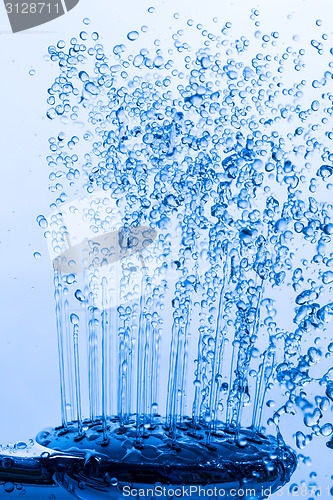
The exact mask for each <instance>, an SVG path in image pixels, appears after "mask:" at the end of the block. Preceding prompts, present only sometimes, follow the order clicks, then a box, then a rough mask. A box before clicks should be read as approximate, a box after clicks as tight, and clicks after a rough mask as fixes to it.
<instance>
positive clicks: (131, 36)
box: [127, 31, 139, 42]
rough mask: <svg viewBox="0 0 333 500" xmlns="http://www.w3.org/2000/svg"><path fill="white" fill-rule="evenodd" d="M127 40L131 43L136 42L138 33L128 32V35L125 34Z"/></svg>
mask: <svg viewBox="0 0 333 500" xmlns="http://www.w3.org/2000/svg"><path fill="white" fill-rule="evenodd" d="M127 38H128V39H129V40H130V41H131V42H134V40H137V38H139V33H138V32H137V31H130V32H129V33H127Z"/></svg>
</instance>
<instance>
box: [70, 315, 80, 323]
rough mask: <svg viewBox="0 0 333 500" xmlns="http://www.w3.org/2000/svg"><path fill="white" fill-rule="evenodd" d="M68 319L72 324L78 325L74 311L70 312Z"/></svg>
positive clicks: (77, 318)
mask: <svg viewBox="0 0 333 500" xmlns="http://www.w3.org/2000/svg"><path fill="white" fill-rule="evenodd" d="M70 320H71V323H72V325H78V324H79V317H78V315H77V314H75V313H72V314H71V316H70Z"/></svg>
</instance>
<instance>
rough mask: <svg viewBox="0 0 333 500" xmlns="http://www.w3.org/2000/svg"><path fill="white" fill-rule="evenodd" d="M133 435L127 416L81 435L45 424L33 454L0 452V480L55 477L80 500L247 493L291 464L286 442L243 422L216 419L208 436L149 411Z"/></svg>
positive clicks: (264, 492)
mask: <svg viewBox="0 0 333 500" xmlns="http://www.w3.org/2000/svg"><path fill="white" fill-rule="evenodd" d="M139 434H140V435H139V437H138V434H137V432H136V426H135V423H134V421H130V422H128V424H127V425H120V424H119V421H118V419H117V418H116V417H115V418H113V419H110V420H108V427H107V429H106V428H105V426H104V431H103V426H102V424H101V421H95V422H91V421H86V422H84V426H83V433H82V434H81V435H78V427H77V424H76V423H75V422H73V423H71V424H70V425H69V426H68V428H63V427H59V428H56V429H46V430H44V431H42V432H40V433H39V434H38V436H37V442H38V443H39V444H40V445H42V446H43V447H46V448H47V449H45V448H41V450H42V453H41V454H40V456H34V457H26V458H19V457H17V456H16V457H14V458H13V456H11V457H8V456H5V455H2V456H1V457H0V459H1V461H0V481H11V482H12V483H16V482H20V483H30V484H40V485H45V484H52V482H53V481H55V482H56V483H58V484H59V485H61V486H62V487H64V488H65V489H66V490H67V492H69V493H71V494H72V495H73V496H74V497H76V498H79V499H83V500H90V499H91V500H95V499H96V500H97V499H99V498H101V499H102V498H110V499H111V498H114V499H124V498H126V497H129V498H143V499H147V500H148V499H151V498H165V499H167V498H171V497H174V498H177V497H189V498H191V499H192V500H196V499H198V498H202V497H209V498H221V499H222V498H234V499H237V498H247V500H250V499H254V498H255V499H261V498H265V497H267V496H269V495H270V494H271V493H274V491H276V490H277V489H278V488H279V487H281V486H283V485H284V484H286V483H287V482H288V481H289V480H290V478H291V475H292V473H293V472H294V470H295V468H296V456H295V453H294V452H293V451H292V450H291V448H289V447H287V446H285V445H284V444H278V442H277V440H276V439H275V438H274V437H272V436H263V435H261V434H258V433H256V434H254V433H253V432H251V431H250V430H247V429H242V430H240V431H239V432H238V433H237V435H236V433H234V432H233V431H232V430H230V429H226V428H225V427H224V426H223V425H222V424H221V426H219V427H218V429H216V430H215V432H213V433H212V434H211V437H210V440H209V442H208V440H207V436H208V430H207V428H206V427H205V426H200V427H196V428H194V427H193V423H192V421H191V419H189V418H188V419H184V421H183V423H182V424H181V425H180V426H179V427H178V428H177V429H176V430H175V431H174V432H173V433H172V434H171V433H170V432H169V431H168V430H167V429H166V428H165V427H164V423H163V422H162V420H161V419H157V418H155V419H154V422H153V425H151V424H149V423H148V424H147V425H143V426H141V427H140V433H139ZM8 460H10V463H9V462H8ZM6 461H7V462H6ZM8 465H9V467H8Z"/></svg>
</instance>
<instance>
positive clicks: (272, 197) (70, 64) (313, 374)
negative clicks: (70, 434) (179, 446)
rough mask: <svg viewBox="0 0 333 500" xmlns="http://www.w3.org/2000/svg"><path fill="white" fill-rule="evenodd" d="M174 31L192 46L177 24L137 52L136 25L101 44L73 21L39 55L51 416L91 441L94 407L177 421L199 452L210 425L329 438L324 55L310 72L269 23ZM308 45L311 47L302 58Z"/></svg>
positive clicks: (331, 165)
mask: <svg viewBox="0 0 333 500" xmlns="http://www.w3.org/2000/svg"><path fill="white" fill-rule="evenodd" d="M252 18H253V20H254V21H255V22H256V23H258V22H259V21H257V20H256V18H257V13H255V12H253V13H252ZM187 26H189V27H193V29H197V30H198V31H199V32H201V35H202V36H203V43H202V47H201V48H200V49H199V50H198V51H193V50H192V49H191V47H190V45H189V43H187V41H186V34H185V33H186V32H185V31H184V30H178V31H176V30H174V32H172V35H171V37H170V49H169V51H167V52H164V51H163V50H162V49H161V48H159V45H160V44H159V43H158V41H156V43H155V46H154V47H148V48H146V47H140V48H139V49H138V42H139V33H138V32H137V31H132V32H130V33H128V35H127V39H128V43H127V45H126V46H125V45H123V44H119V45H115V46H114V47H113V49H112V50H110V48H104V47H103V45H102V43H101V40H100V38H101V35H100V34H98V33H97V32H94V31H93V30H92V29H90V25H89V24H88V21H87V20H85V22H84V31H82V32H81V33H80V34H79V35H78V36H77V37H76V38H72V39H71V40H70V42H65V41H59V42H58V44H57V46H52V47H49V55H50V59H51V61H52V62H53V63H55V64H56V65H58V66H59V74H58V76H57V78H56V79H55V81H54V83H53V84H52V85H51V86H50V88H49V89H48V93H49V96H48V100H47V102H48V105H49V109H48V111H47V117H48V118H49V119H50V120H54V121H55V122H56V123H57V124H58V125H57V126H58V128H59V133H58V135H55V136H54V137H51V138H50V140H49V143H50V155H49V156H48V158H47V160H48V164H49V169H50V175H49V178H50V190H51V191H52V192H54V202H53V203H52V205H51V207H50V208H51V211H52V215H51V216H50V217H47V216H45V217H43V216H41V218H40V220H39V224H40V225H41V226H42V227H43V228H44V229H45V236H46V237H47V239H48V242H49V247H50V253H51V256H52V259H53V267H54V273H55V277H54V280H55V298H56V315H57V328H58V346H59V369H60V384H61V403H62V426H63V428H64V429H67V428H68V427H70V428H71V429H72V427H71V426H72V425H73V424H72V422H75V426H76V428H77V434H78V437H79V438H80V437H82V436H83V435H84V421H85V419H88V420H89V422H101V425H102V439H103V440H104V441H105V443H107V441H108V439H109V430H108V429H109V428H108V425H109V421H110V418H111V417H114V416H117V418H118V419H119V425H120V427H122V426H126V425H130V422H131V419H132V418H133V416H134V418H135V433H136V434H135V435H136V439H137V440H138V441H140V440H142V439H144V433H145V429H148V428H149V426H154V422H155V421H156V419H158V418H159V416H158V415H162V416H163V417H164V418H165V424H164V425H165V428H166V429H167V431H168V433H170V435H171V437H173V439H177V428H178V427H179V426H181V425H182V424H183V422H184V420H186V418H187V417H190V418H191V421H192V422H193V426H194V428H196V427H198V428H199V427H200V426H202V425H203V426H204V427H205V428H206V429H207V432H206V437H205V439H206V443H207V444H208V445H209V443H210V442H211V440H212V436H213V434H214V432H215V431H216V430H217V429H219V428H220V427H221V425H223V428H224V429H227V431H229V432H231V433H232V435H233V436H235V439H237V436H238V435H239V432H241V430H242V429H244V428H249V429H251V432H252V433H253V434H254V435H256V434H258V433H260V432H263V433H266V431H267V425H269V427H270V432H273V431H274V432H277V435H278V436H279V439H282V437H281V435H280V430H279V428H280V421H282V420H284V419H290V418H292V417H293V414H295V413H297V412H298V413H301V414H302V417H303V422H302V423H301V424H300V425H299V428H298V430H297V433H296V434H295V443H294V444H295V445H296V447H297V448H299V449H301V450H302V449H303V448H304V447H305V446H306V444H307V443H308V442H309V441H311V440H312V439H313V438H315V437H316V436H324V437H325V438H329V437H330V436H331V434H332V432H333V427H332V424H331V422H330V421H329V417H327V416H326V415H327V411H326V410H329V409H330V408H331V401H332V400H333V397H332V383H333V382H332V373H331V371H332V370H331V369H330V356H331V352H332V351H333V345H332V343H331V342H330V338H329V334H328V330H327V328H328V326H327V323H328V321H329V320H330V318H331V315H332V314H333V306H332V303H331V302H330V292H331V284H332V283H333V271H331V270H330V268H331V267H332V263H333V259H332V254H331V252H330V243H331V234H332V232H333V222H332V205H331V203H330V191H331V190H332V187H333V184H332V183H331V176H332V174H333V154H332V153H331V151H330V149H331V145H330V142H331V140H332V138H333V134H332V132H331V127H330V116H331V114H332V94H331V93H330V91H329V89H330V86H329V83H330V81H331V79H332V73H331V66H332V64H333V62H330V63H329V65H328V68H327V70H326V71H325V72H324V73H323V74H319V75H316V79H313V80H312V81H310V82H309V81H306V80H304V79H303V76H302V72H303V71H304V62H303V58H302V57H303V55H304V49H296V48H293V47H292V46H288V47H286V46H285V44H284V43H283V40H281V41H280V39H279V33H277V32H276V31H272V32H271V33H267V34H263V35H260V37H261V38H260V39H259V41H258V36H259V35H258V34H257V33H256V34H255V36H254V39H253V40H248V39H247V38H246V37H244V36H242V37H240V38H239V39H233V38H232V37H231V35H230V33H229V30H230V28H231V24H230V23H226V24H225V25H224V26H222V30H221V29H220V30H218V29H217V30H216V33H211V32H208V31H206V30H205V28H204V27H203V26H201V25H198V26H197V27H195V26H193V21H191V20H188V21H187ZM220 28H221V27H220ZM326 38H327V35H325V33H322V40H323V41H325V40H326ZM134 42H135V43H136V45H135V46H134V45H133V47H134V48H132V45H131V44H132V43H134ZM258 43H259V51H258V52H257V53H256V55H255V57H252V56H253V51H252V50H251V47H252V45H255V44H256V45H258ZM323 43H324V42H316V41H314V40H312V42H311V45H312V47H313V48H315V49H316V50H317V51H318V56H320V54H321V51H322V50H323ZM249 54H251V57H250V56H249ZM286 74H288V78H286ZM290 75H292V76H293V81H292V82H291V83H290ZM288 82H289V83H288ZM314 96H315V97H316V98H315V99H313V97H314ZM46 226H47V227H46ZM307 387H310V388H311V393H309V394H308V393H307ZM311 394H315V397H313V396H311ZM325 411H326V414H325ZM131 425H132V424H131ZM328 443H329V446H331V444H330V442H328Z"/></svg>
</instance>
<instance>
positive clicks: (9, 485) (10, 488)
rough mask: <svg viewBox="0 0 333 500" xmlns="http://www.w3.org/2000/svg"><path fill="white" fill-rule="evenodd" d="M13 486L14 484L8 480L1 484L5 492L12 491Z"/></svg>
mask: <svg viewBox="0 0 333 500" xmlns="http://www.w3.org/2000/svg"><path fill="white" fill-rule="evenodd" d="M14 488H15V486H14V484H13V483H11V482H10V481H8V482H7V483H5V484H4V485H3V489H4V490H5V492H6V493H11V492H12V491H14Z"/></svg>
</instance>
